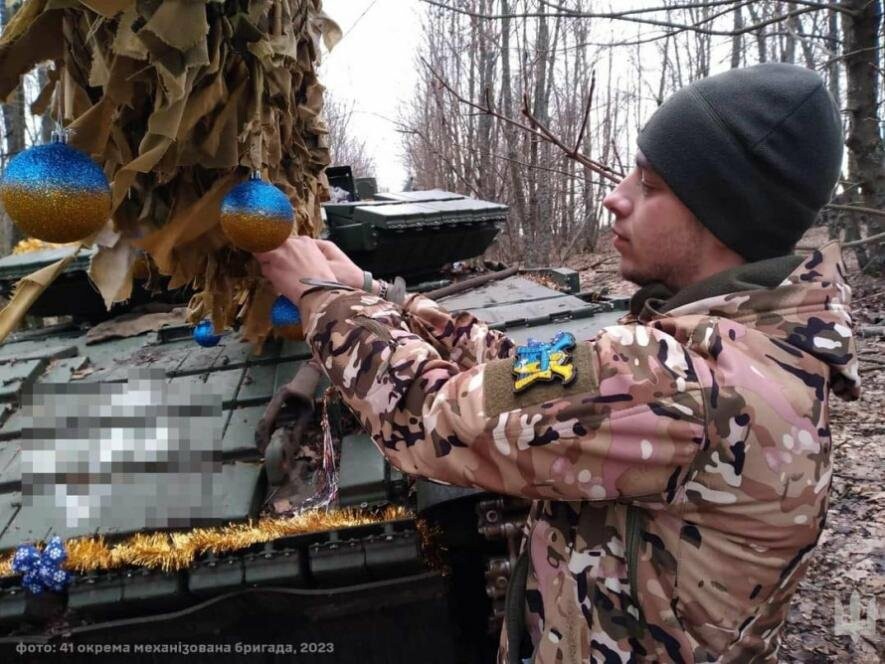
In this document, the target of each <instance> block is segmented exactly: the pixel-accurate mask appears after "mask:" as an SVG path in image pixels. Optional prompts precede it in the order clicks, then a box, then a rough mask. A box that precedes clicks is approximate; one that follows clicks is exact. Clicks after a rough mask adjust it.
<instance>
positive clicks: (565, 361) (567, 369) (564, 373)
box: [513, 332, 578, 392]
mask: <svg viewBox="0 0 885 664" xmlns="http://www.w3.org/2000/svg"><path fill="white" fill-rule="evenodd" d="M574 348H575V337H574V336H573V335H572V334H571V333H570V332H557V333H556V336H554V337H553V340H552V341H551V342H550V343H543V342H541V341H538V340H537V339H529V342H528V345H526V346H519V347H517V349H516V357H515V359H514V361H513V391H514V392H522V391H523V390H524V389H526V388H528V387H531V386H532V385H534V384H535V383H537V382H538V381H545V382H549V381H551V380H553V379H554V378H559V379H560V380H561V381H562V384H563V385H569V384H571V383H572V382H573V381H574V380H575V378H577V377H578V372H577V370H576V369H575V366H574V365H573V364H572V356H571V355H570V354H569V351H571V350H574Z"/></svg>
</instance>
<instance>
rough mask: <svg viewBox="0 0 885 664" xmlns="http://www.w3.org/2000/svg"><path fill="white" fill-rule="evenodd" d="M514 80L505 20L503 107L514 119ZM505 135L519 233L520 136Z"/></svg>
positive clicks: (522, 202)
mask: <svg viewBox="0 0 885 664" xmlns="http://www.w3.org/2000/svg"><path fill="white" fill-rule="evenodd" d="M509 4H510V3H509V2H508V1H507V0H501V13H502V14H504V15H505V16H507V15H508V14H510V7H509ZM512 86H513V79H512V74H511V72H510V19H507V18H505V19H503V20H502V22H501V103H502V105H503V111H504V115H505V116H507V117H508V118H512V117H513V87H512ZM502 131H503V133H504V141H505V142H506V143H507V159H508V160H510V161H509V162H508V166H507V170H508V171H509V173H510V186H511V188H512V191H511V195H512V196H513V207H514V208H515V210H516V217H517V219H516V221H517V224H516V228H517V231H519V230H524V229H525V227H526V223H527V221H528V219H527V209H526V199H525V185H524V184H523V181H522V178H521V177H520V169H519V166H518V161H519V151H518V149H517V141H518V136H517V135H516V132H517V130H516V129H515V128H514V127H512V126H510V125H507V124H505V125H504V126H503V127H502Z"/></svg>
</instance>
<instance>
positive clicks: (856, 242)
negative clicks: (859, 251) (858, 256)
mask: <svg viewBox="0 0 885 664" xmlns="http://www.w3.org/2000/svg"><path fill="white" fill-rule="evenodd" d="M883 240H885V233H876V235H870V237H865V238H862V239H860V240H853V241H852V242H845V243H844V244H843V245H842V248H843V249H846V248H848V247H857V246H859V245H861V244H867V243H868V242H881V241H883Z"/></svg>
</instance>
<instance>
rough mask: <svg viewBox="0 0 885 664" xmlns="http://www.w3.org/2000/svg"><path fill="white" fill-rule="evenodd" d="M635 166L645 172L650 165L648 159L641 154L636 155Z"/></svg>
mask: <svg viewBox="0 0 885 664" xmlns="http://www.w3.org/2000/svg"><path fill="white" fill-rule="evenodd" d="M636 166H637V167H639V168H642V169H645V170H648V169H649V168H651V164H650V163H648V159H647V158H646V156H645V155H644V154H642V153H641V152H637V153H636Z"/></svg>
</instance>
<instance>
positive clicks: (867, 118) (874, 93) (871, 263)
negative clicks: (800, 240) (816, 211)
mask: <svg viewBox="0 0 885 664" xmlns="http://www.w3.org/2000/svg"><path fill="white" fill-rule="evenodd" d="M844 4H845V5H846V6H847V7H848V8H850V9H852V10H853V13H851V14H847V13H843V14H842V32H843V34H844V39H845V46H844V51H845V56H844V58H845V72H846V80H847V86H846V88H847V89H846V93H847V104H846V106H847V110H848V118H849V123H848V138H847V140H846V141H845V143H846V145H847V146H848V150H849V159H848V172H849V178H850V179H851V180H852V182H856V183H857V184H858V187H857V203H858V204H859V205H860V206H862V207H869V208H873V209H877V210H881V209H882V208H883V207H885V146H883V144H882V134H881V133H880V130H879V112H878V111H879V100H878V92H879V89H878V87H879V80H878V68H877V64H878V63H877V59H878V58H877V54H878V48H879V35H880V30H881V24H882V2H881V0H872V1H871V0H847V1H846V2H845V3H844ZM860 220H861V217H860V216H859V215H855V220H854V223H858V222H859V221H860ZM866 225H867V232H868V234H869V235H875V234H877V233H880V232H882V230H883V228H882V227H883V224H882V222H881V218H880V217H877V216H870V218H868V219H866ZM855 251H856V254H857V258H858V261H859V263H860V265H861V266H862V267H863V268H864V269H865V270H867V271H869V272H871V273H875V274H880V275H881V274H883V273H885V250H883V248H882V245H875V244H871V245H859V246H858V247H856V248H855Z"/></svg>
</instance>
